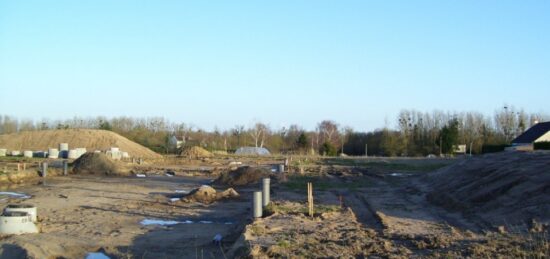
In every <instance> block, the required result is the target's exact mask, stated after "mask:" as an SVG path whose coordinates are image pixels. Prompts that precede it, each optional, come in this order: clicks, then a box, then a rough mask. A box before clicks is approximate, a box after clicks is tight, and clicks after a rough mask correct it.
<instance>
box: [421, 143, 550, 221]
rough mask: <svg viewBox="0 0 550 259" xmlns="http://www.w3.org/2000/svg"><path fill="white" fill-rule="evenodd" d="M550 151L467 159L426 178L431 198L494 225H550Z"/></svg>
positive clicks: (432, 200)
mask: <svg viewBox="0 0 550 259" xmlns="http://www.w3.org/2000/svg"><path fill="white" fill-rule="evenodd" d="M548 168H550V153H547V152H533V153H524V152H502V153H498V154H489V155H483V156H479V157H473V158H469V159H466V160H464V161H462V162H459V163H457V164H454V165H451V166H449V167H446V168H442V169H440V170H438V171H436V172H434V173H432V174H430V175H428V176H427V177H426V178H425V179H424V180H425V181H427V182H428V183H429V184H430V186H431V187H432V191H431V192H430V193H429V194H428V200H429V201H430V202H432V203H434V204H437V205H440V206H442V207H445V208H447V209H449V210H452V211H459V212H463V213H464V214H465V215H475V216H477V217H478V218H481V219H483V220H484V221H486V222H489V223H491V224H493V225H495V226H496V225H504V226H506V225H508V224H510V225H518V224H526V225H527V226H529V225H530V224H531V223H532V222H533V220H535V221H538V222H542V223H543V224H548V223H550V171H549V169H548Z"/></svg>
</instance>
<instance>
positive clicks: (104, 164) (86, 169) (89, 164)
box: [73, 153, 129, 175]
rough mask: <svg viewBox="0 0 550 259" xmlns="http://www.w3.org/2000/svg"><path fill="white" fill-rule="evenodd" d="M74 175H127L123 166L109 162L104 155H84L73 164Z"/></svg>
mask: <svg viewBox="0 0 550 259" xmlns="http://www.w3.org/2000/svg"><path fill="white" fill-rule="evenodd" d="M73 173H75V174H105V175H128V174H129V171H128V170H127V169H126V168H124V166H123V165H121V164H118V163H116V162H115V161H113V160H111V159H110V158H109V157H107V156H106V155H105V154H101V153H86V154H84V155H82V156H81V157H80V158H78V159H77V160H75V161H74V163H73Z"/></svg>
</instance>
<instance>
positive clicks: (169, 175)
mask: <svg viewBox="0 0 550 259" xmlns="http://www.w3.org/2000/svg"><path fill="white" fill-rule="evenodd" d="M165 175H166V176H168V177H174V176H173V175H171V174H165Z"/></svg>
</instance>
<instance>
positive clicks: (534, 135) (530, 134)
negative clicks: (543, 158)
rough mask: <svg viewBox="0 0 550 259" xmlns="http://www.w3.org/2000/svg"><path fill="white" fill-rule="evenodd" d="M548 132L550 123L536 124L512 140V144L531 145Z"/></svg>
mask: <svg viewBox="0 0 550 259" xmlns="http://www.w3.org/2000/svg"><path fill="white" fill-rule="evenodd" d="M548 131H550V121H547V122H541V123H537V124H535V126H533V127H531V128H529V129H528V130H527V131H525V132H523V134H521V135H519V136H518V137H517V138H515V139H514V140H512V143H533V142H535V140H537V139H538V138H540V137H541V136H542V135H544V134H546V133H547V132H548Z"/></svg>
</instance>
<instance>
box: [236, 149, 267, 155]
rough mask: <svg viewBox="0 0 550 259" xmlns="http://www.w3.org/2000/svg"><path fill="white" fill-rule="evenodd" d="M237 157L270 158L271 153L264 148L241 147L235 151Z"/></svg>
mask: <svg viewBox="0 0 550 259" xmlns="http://www.w3.org/2000/svg"><path fill="white" fill-rule="evenodd" d="M235 155H241V156H243V155H244V156H269V155H271V153H270V152H269V150H267V149H266V148H264V147H240V148H238V149H237V150H236V151H235Z"/></svg>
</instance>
